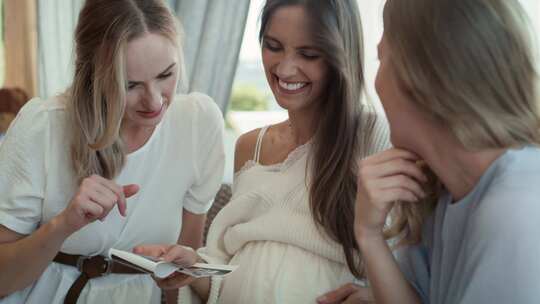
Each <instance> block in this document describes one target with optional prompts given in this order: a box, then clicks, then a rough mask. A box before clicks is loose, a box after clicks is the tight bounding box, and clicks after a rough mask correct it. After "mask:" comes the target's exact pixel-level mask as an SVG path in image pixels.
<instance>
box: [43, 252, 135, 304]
mask: <svg viewBox="0 0 540 304" xmlns="http://www.w3.org/2000/svg"><path fill="white" fill-rule="evenodd" d="M53 261H54V262H57V263H60V264H64V265H69V266H73V267H77V269H78V270H79V271H80V272H81V275H79V277H78V278H77V280H75V282H74V283H73V285H71V287H70V288H69V291H68V293H67V295H66V298H65V300H64V304H76V303H77V300H78V299H79V295H80V294H81V291H82V290H83V288H84V286H85V285H86V283H87V282H88V280H90V279H93V278H97V277H101V276H105V275H108V274H109V273H123V274H130V273H131V274H142V273H144V272H142V271H140V270H136V269H133V268H131V267H128V266H125V265H122V264H120V263H116V262H114V261H112V260H109V259H106V258H104V257H103V256H101V255H96V256H93V257H89V256H83V255H73V254H66V253H62V252H59V253H58V254H57V255H56V256H55V257H54V259H53Z"/></svg>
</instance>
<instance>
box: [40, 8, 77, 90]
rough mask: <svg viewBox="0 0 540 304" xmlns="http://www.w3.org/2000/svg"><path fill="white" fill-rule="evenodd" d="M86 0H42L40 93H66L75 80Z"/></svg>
mask: <svg viewBox="0 0 540 304" xmlns="http://www.w3.org/2000/svg"><path fill="white" fill-rule="evenodd" d="M83 3H84V0H38V6H37V10H38V11H37V19H38V20H37V27H38V62H39V68H38V78H39V80H38V81H39V96H41V97H43V98H46V97H49V96H53V95H55V94H58V93H60V92H63V91H64V90H65V89H66V88H67V87H68V86H69V85H70V84H71V80H72V79H73V61H74V57H73V39H74V36H73V35H74V34H73V33H74V31H75V26H76V23H77V17H78V15H79V11H80V10H81V8H82V5H83Z"/></svg>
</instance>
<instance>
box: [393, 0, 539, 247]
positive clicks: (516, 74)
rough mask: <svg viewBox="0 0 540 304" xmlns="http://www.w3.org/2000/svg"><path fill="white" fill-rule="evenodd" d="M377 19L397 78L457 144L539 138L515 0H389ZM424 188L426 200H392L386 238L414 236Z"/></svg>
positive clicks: (423, 208)
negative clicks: (393, 208) (401, 202)
mask: <svg viewBox="0 0 540 304" xmlns="http://www.w3.org/2000/svg"><path fill="white" fill-rule="evenodd" d="M384 25H385V33H384V39H385V40H386V42H387V44H388V46H389V49H390V50H391V60H392V64H393V68H394V70H395V73H396V75H397V77H398V79H399V82H400V85H401V86H402V88H403V89H404V90H405V92H406V93H407V94H409V95H410V97H411V100H413V101H414V102H415V103H416V104H417V105H418V107H420V108H421V109H423V110H424V111H425V112H426V113H428V114H430V115H431V116H432V117H433V118H434V119H436V120H437V121H440V122H441V124H443V126H445V127H447V128H448V129H449V130H451V131H452V133H453V134H454V135H455V136H456V138H457V139H458V140H459V141H460V143H461V144H463V146H464V147H467V149H470V150H481V149H490V148H510V147H519V146H523V145H527V144H531V143H535V144H538V143H540V133H539V127H540V119H539V113H538V100H537V86H536V82H537V73H536V70H535V66H534V64H535V63H534V58H535V56H533V53H532V51H533V48H532V43H531V42H532V38H531V37H532V35H530V33H529V32H528V31H527V26H528V22H527V17H526V14H525V13H524V11H523V9H522V8H521V6H520V4H519V2H518V1H516V0H407V1H401V0H388V1H387V2H386V6H385V10H384ZM432 184H433V185H436V184H437V182H436V181H434V182H433V183H432ZM432 188H433V187H432ZM431 193H432V195H431V196H430V197H429V198H428V199H427V202H426V203H425V204H404V205H399V204H398V207H397V208H396V212H397V216H395V217H394V225H393V226H392V227H391V228H390V229H389V230H388V231H387V232H388V236H389V237H392V236H396V235H401V236H402V244H405V243H409V244H410V243H418V242H419V241H420V240H421V227H422V224H423V222H424V219H425V218H426V216H428V214H430V213H431V210H433V207H434V205H435V202H436V198H437V195H436V187H435V188H434V189H432V192H431Z"/></svg>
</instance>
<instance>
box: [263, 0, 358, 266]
mask: <svg viewBox="0 0 540 304" xmlns="http://www.w3.org/2000/svg"><path fill="white" fill-rule="evenodd" d="M292 5H301V6H302V7H304V8H305V9H306V12H307V13H308V14H309V16H310V22H311V29H312V33H313V37H314V45H315V46H317V48H318V49H319V50H320V52H321V53H322V56H323V58H324V60H325V61H326V63H327V65H328V67H329V73H330V75H329V77H328V78H329V84H328V87H327V90H326V95H325V96H323V98H322V100H320V101H319V103H318V106H319V109H318V110H319V111H318V113H319V117H318V121H319V125H318V128H317V130H316V132H315V135H314V138H313V140H312V143H313V154H312V155H311V161H310V167H309V170H310V173H311V175H310V181H311V184H310V188H309V194H310V196H309V199H310V207H311V212H312V215H313V219H314V221H315V222H316V223H317V224H318V226H319V227H322V228H323V229H324V231H325V232H326V233H327V234H328V235H329V236H330V237H331V238H332V239H334V240H335V241H337V242H338V243H339V244H341V245H342V246H343V251H344V254H345V258H346V260H347V265H348V266H349V268H350V270H351V272H352V273H353V274H354V275H355V276H356V277H361V276H362V267H361V260H360V259H359V258H358V257H359V250H358V245H357V244H356V240H355V237H354V225H353V223H354V203H355V199H356V172H357V170H356V169H357V166H356V157H358V151H359V149H358V143H359V139H358V130H359V125H360V117H361V115H360V114H361V111H362V108H361V105H360V99H361V96H362V91H363V87H364V76H363V70H364V69H363V64H362V63H363V39H362V25H361V22H360V15H359V14H360V13H359V10H358V6H357V4H356V0H268V1H267V2H266V4H265V6H264V8H263V12H262V15H261V29H260V32H259V40H260V41H261V42H262V40H263V39H264V35H265V33H266V30H267V26H268V22H269V21H270V18H271V17H272V15H273V14H274V12H275V11H276V10H277V9H279V8H281V7H284V6H292Z"/></svg>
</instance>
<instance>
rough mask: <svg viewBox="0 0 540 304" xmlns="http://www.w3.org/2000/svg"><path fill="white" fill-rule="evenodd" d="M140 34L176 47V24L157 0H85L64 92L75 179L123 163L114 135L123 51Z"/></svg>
mask: <svg viewBox="0 0 540 304" xmlns="http://www.w3.org/2000/svg"><path fill="white" fill-rule="evenodd" d="M145 33H156V34H160V35H163V36H165V37H166V38H168V39H170V41H171V42H173V43H174V44H175V45H176V46H177V47H178V52H179V54H180V56H179V58H180V64H179V67H180V69H181V71H180V75H182V74H183V62H182V60H183V56H182V52H181V49H180V39H181V37H180V36H181V33H182V32H181V27H180V24H179V23H178V22H177V19H176V18H175V17H174V16H173V15H172V13H171V12H170V11H169V9H168V8H167V6H166V5H165V4H164V3H163V1H161V0H115V1H110V0H87V1H86V2H85V5H84V7H83V9H82V10H81V12H80V15H79V21H78V24H77V28H76V30H75V44H76V47H75V53H76V59H75V77H74V80H73V84H72V86H71V87H70V89H68V92H67V94H65V95H66V97H67V99H68V100H69V101H68V103H67V113H68V117H69V123H70V127H71V130H70V131H71V134H72V138H71V157H72V165H73V169H74V172H75V175H76V177H77V178H78V179H79V180H82V179H83V178H85V177H88V176H90V175H92V174H98V175H101V176H103V177H105V178H109V179H111V178H114V177H115V176H116V175H118V173H119V172H120V170H121V169H122V167H123V165H124V162H125V151H124V146H123V144H122V140H121V139H120V136H119V131H120V125H121V122H122V117H123V115H124V107H125V97H126V75H125V73H126V72H125V71H126V67H125V56H124V53H125V49H126V45H127V43H128V42H129V41H131V40H133V39H135V38H137V37H140V36H142V35H143V34H145Z"/></svg>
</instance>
